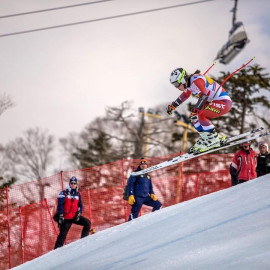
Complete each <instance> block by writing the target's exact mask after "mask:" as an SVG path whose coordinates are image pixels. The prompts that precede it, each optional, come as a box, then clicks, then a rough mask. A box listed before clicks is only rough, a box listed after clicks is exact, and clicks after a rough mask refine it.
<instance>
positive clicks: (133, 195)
mask: <svg viewBox="0 0 270 270" xmlns="http://www.w3.org/2000/svg"><path fill="white" fill-rule="evenodd" d="M146 168H147V160H146V159H144V158H142V159H141V161H140V164H139V166H138V168H137V169H136V172H137V171H140V170H144V169H146ZM128 183H129V184H128V190H129V197H128V203H129V204H130V205H131V206H132V208H131V214H130V216H129V221H130V220H132V219H134V218H137V217H138V215H139V212H140V210H141V208H142V206H143V204H145V205H147V206H150V207H153V210H152V212H154V211H156V210H159V209H160V208H161V206H162V204H161V202H160V201H159V200H158V199H157V196H156V194H155V193H154V190H153V185H152V181H151V177H150V176H149V175H148V174H147V173H146V174H141V175H138V176H133V175H131V176H130V178H129V181H128Z"/></svg>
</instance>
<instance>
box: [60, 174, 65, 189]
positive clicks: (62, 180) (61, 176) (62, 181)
mask: <svg viewBox="0 0 270 270" xmlns="http://www.w3.org/2000/svg"><path fill="white" fill-rule="evenodd" d="M60 178H61V183H62V190H64V179H63V171H61V172H60Z"/></svg>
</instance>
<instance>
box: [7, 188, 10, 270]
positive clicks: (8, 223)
mask: <svg viewBox="0 0 270 270" xmlns="http://www.w3.org/2000/svg"><path fill="white" fill-rule="evenodd" d="M6 195H7V225H8V266H9V269H11V243H10V222H9V208H8V203H9V202H8V187H6Z"/></svg>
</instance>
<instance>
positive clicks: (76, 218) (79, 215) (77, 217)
mask: <svg viewBox="0 0 270 270" xmlns="http://www.w3.org/2000/svg"><path fill="white" fill-rule="evenodd" d="M80 217H81V213H80V212H79V211H77V213H76V216H75V218H74V220H75V221H79V220H80Z"/></svg>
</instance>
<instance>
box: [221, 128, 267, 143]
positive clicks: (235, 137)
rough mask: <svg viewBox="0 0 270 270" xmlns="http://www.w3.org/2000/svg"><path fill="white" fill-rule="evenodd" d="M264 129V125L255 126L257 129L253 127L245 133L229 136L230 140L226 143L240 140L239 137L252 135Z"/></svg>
mask: <svg viewBox="0 0 270 270" xmlns="http://www.w3.org/2000/svg"><path fill="white" fill-rule="evenodd" d="M262 130H264V128H263V127H260V128H255V129H253V130H251V131H247V132H245V133H241V134H238V135H235V136H233V137H230V138H228V140H227V141H226V142H225V144H226V143H229V142H232V141H236V140H239V139H241V138H244V137H246V136H250V135H252V134H254V133H257V132H260V131H262Z"/></svg>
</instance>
